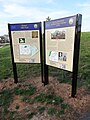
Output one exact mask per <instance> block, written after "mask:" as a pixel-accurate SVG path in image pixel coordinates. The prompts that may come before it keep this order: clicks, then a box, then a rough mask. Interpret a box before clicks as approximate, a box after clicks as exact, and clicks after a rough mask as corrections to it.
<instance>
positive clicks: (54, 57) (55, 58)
mask: <svg viewBox="0 0 90 120" xmlns="http://www.w3.org/2000/svg"><path fill="white" fill-rule="evenodd" d="M49 60H51V61H55V62H58V52H55V51H50V53H49Z"/></svg>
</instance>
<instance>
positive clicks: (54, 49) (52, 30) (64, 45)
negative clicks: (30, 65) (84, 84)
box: [45, 15, 76, 72]
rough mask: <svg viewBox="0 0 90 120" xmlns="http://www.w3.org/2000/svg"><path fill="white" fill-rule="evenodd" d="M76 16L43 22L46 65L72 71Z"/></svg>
mask: <svg viewBox="0 0 90 120" xmlns="http://www.w3.org/2000/svg"><path fill="white" fill-rule="evenodd" d="M75 26H76V15H75V16H71V17H66V18H61V19H56V20H51V21H48V22H45V51H46V64H47V65H50V66H54V67H57V68H61V69H64V70H67V71H71V72H72V71H73V56H74V40H75Z"/></svg>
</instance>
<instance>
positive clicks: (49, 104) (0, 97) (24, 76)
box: [0, 32, 90, 120]
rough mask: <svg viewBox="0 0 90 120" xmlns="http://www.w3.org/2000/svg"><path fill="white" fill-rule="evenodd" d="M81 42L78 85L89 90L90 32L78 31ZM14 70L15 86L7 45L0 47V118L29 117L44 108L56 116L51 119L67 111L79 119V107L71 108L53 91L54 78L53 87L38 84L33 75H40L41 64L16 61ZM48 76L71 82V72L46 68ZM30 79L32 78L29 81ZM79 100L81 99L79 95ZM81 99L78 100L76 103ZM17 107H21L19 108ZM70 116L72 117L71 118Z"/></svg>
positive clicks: (66, 113) (21, 119) (15, 118)
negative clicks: (17, 80) (17, 62)
mask: <svg viewBox="0 0 90 120" xmlns="http://www.w3.org/2000/svg"><path fill="white" fill-rule="evenodd" d="M80 44H81V45H80V60H79V73H78V87H81V86H86V88H87V91H89V92H90V32H84V33H82V34H81V43H80ZM17 73H18V78H19V84H16V85H15V84H14V83H13V82H12V79H11V78H13V71H12V62H11V53H10V46H9V45H8V46H5V47H3V48H0V85H1V88H0V89H1V91H0V119H1V120H25V119H27V120H29V119H32V118H33V116H35V115H42V116H44V111H46V112H45V114H46V113H47V114H48V115H49V116H51V118H52V117H53V116H56V118H54V119H56V120H57V118H58V117H59V119H60V117H61V116H62V117H63V115H64V114H65V116H64V119H66V115H67V117H68V114H69V113H70V115H69V117H71V119H73V120H76V119H77V118H78V115H79V113H78V110H79V109H77V110H76V109H75V110H74V109H73V108H72V107H71V106H69V104H67V103H65V100H64V99H63V98H62V97H61V96H60V95H59V94H56V93H55V92H56V91H55V90H57V85H56V89H55V83H56V82H57V81H56V82H55V81H53V82H54V83H52V85H53V87H52V86H51V85H50V86H46V87H44V86H40V83H41V81H40V80H39V79H37V80H36V78H35V77H38V76H40V74H41V65H40V64H17ZM49 75H50V76H53V77H54V78H55V79H57V80H58V81H59V82H60V83H69V84H71V80H72V79H71V78H72V74H71V73H70V72H67V71H63V70H60V69H57V68H54V67H49ZM8 78H10V82H9V81H7V80H8ZM32 78H35V79H34V80H33V82H32V84H31V81H32ZM29 80H30V82H29ZM35 80H36V81H35ZM34 81H35V82H34ZM7 83H8V84H7ZM57 84H58V82H57ZM3 85H4V86H3ZM5 85H6V86H5ZM2 86H3V87H2ZM64 87H65V86H64ZM59 88H60V87H59ZM64 89H65V88H64ZM65 92H66V91H65ZM65 92H64V93H65ZM64 93H62V94H64ZM81 95H82V94H81ZM84 96H85V93H84ZM82 97H83V96H82ZM80 100H82V99H81V97H80ZM81 102H82V101H81ZM81 102H80V101H79V103H81ZM23 106H24V108H23ZM10 107H11V108H10ZM20 109H22V110H21V111H20ZM68 111H69V112H68ZM71 113H72V115H71ZM73 116H74V117H75V119H74V118H72V117H73ZM76 117H77V118H76ZM45 120H46V119H45Z"/></svg>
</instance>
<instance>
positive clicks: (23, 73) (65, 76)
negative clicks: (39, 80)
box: [0, 32, 90, 86]
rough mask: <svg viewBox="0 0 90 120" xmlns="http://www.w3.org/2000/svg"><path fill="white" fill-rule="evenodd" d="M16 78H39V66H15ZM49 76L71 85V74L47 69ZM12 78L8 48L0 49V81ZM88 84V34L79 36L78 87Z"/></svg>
mask: <svg viewBox="0 0 90 120" xmlns="http://www.w3.org/2000/svg"><path fill="white" fill-rule="evenodd" d="M17 71H18V78H19V79H20V80H24V79H27V78H31V77H35V76H39V75H40V74H41V73H40V72H41V66H40V64H17ZM49 75H50V76H54V77H56V78H57V79H58V80H59V81H60V82H64V83H71V77H72V74H71V73H70V72H67V71H63V70H60V69H57V68H53V67H49ZM9 77H13V72H12V63H11V53H10V46H6V47H3V48H1V49H0V80H2V79H6V78H9ZM88 84H90V33H89V32H83V33H82V34H81V43H80V60H79V73H78V85H79V86H81V85H87V86H88Z"/></svg>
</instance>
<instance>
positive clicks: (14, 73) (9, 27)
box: [8, 22, 43, 83]
mask: <svg viewBox="0 0 90 120" xmlns="http://www.w3.org/2000/svg"><path fill="white" fill-rule="evenodd" d="M23 24H39V29H38V30H39V36H40V37H39V44H40V63H39V64H41V80H42V82H43V57H42V28H41V25H42V24H41V22H35V23H15V24H9V23H8V32H9V38H10V49H11V59H12V65H13V75H14V83H18V76H17V66H16V64H17V63H18V62H14V52H13V49H14V48H13V42H12V34H11V31H12V30H11V25H23ZM27 30H28V29H27ZM21 63H22V64H31V63H25V62H24V63H23V62H20V63H18V64H21ZM34 64H36V63H34Z"/></svg>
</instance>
